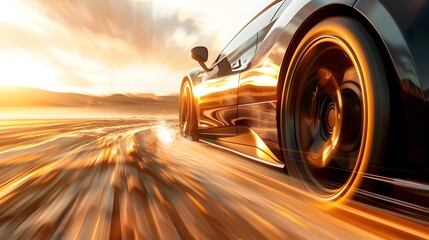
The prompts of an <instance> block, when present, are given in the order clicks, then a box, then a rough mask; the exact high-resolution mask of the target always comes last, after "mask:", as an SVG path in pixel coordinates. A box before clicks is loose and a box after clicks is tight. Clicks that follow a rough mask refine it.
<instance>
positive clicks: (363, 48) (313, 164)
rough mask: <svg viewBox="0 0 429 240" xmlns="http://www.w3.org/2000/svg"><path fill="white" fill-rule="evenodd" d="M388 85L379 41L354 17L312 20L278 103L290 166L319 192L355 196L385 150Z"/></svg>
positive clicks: (327, 196) (334, 197)
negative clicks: (355, 192) (378, 46)
mask: <svg viewBox="0 0 429 240" xmlns="http://www.w3.org/2000/svg"><path fill="white" fill-rule="evenodd" d="M389 107H390V103H389V91H388V84H387V78H386V72H385V68H384V65H383V61H382V58H381V56H380V54H379V52H378V49H377V46H376V44H375V43H374V42H373V40H372V38H371V35H370V34H369V33H368V31H367V30H366V29H365V28H364V27H363V26H362V25H361V24H360V23H359V22H357V21H356V20H354V19H350V18H346V17H332V18H328V19H325V20H323V21H321V22H320V23H318V24H317V25H315V26H314V27H313V28H312V29H311V30H310V31H309V32H308V33H307V34H306V35H305V36H304V38H303V39H302V41H301V42H300V43H299V45H298V47H297V49H296V51H295V53H294V55H293V57H292V59H291V61H290V64H289V68H288V72H287V74H286V79H285V85H284V88H283V93H282V99H281V109H280V114H281V115H280V126H279V127H280V136H281V139H280V141H281V144H282V147H283V149H284V151H283V152H284V159H285V163H286V167H287V171H288V173H289V174H290V175H291V176H293V177H295V178H297V179H299V182H300V183H302V184H303V185H304V187H305V188H306V189H307V190H308V191H309V192H310V193H312V195H314V196H316V197H317V198H318V199H320V200H323V201H329V202H337V201H340V200H344V199H347V198H349V197H351V196H352V194H353V192H354V190H355V189H356V188H357V187H358V186H359V185H360V183H361V180H362V178H363V176H364V174H365V173H367V172H368V171H369V169H371V168H372V167H375V166H376V165H377V164H379V163H380V162H381V161H382V159H383V158H384V154H385V150H386V144H387V134H388V123H389V114H390V113H389Z"/></svg>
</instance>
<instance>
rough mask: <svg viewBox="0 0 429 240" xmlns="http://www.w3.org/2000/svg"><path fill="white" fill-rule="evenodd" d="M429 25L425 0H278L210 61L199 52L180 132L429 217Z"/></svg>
mask: <svg viewBox="0 0 429 240" xmlns="http://www.w3.org/2000/svg"><path fill="white" fill-rule="evenodd" d="M428 24H429V1H425V0H423V1H400V2H397V1H395V2H393V1H387V0H340V1H334V0H283V1H274V2H273V3H272V4H270V5H269V6H267V7H266V8H265V9H264V10H262V11H261V12H260V13H259V14H258V15H257V16H256V17H255V18H253V19H252V20H251V21H250V22H249V23H248V24H247V25H246V26H245V27H244V28H243V29H242V30H241V31H240V32H239V33H238V34H237V35H236V36H235V37H234V39H233V40H232V41H231V42H230V43H229V44H228V45H227V47H226V48H225V49H224V50H223V51H222V52H221V53H220V54H219V56H218V57H217V59H216V60H215V62H214V63H213V64H212V65H211V66H210V67H207V66H206V65H205V62H206V61H207V49H206V48H205V47H196V48H194V49H193V50H192V51H191V54H192V57H193V58H194V59H195V60H197V61H198V62H199V63H200V65H201V67H200V68H197V69H194V70H192V71H190V72H189V73H187V74H186V75H185V77H184V78H183V81H182V88H181V100H180V101H181V104H180V121H181V133H182V135H184V136H188V137H190V138H191V139H193V140H197V139H199V140H201V141H204V142H206V143H210V144H214V145H216V146H220V147H222V148H225V149H228V150H232V151H234V152H236V153H238V154H241V155H244V156H246V157H249V158H252V159H254V160H257V161H261V162H264V163H267V164H270V165H272V166H276V167H285V169H286V170H287V172H288V173H289V174H291V175H293V176H294V177H297V178H298V179H299V180H300V181H301V182H302V184H303V186H304V187H305V188H306V189H307V190H309V191H310V192H312V193H314V195H315V196H316V197H319V198H320V199H321V200H323V201H331V202H332V201H333V202H335V201H340V200H343V199H347V198H348V197H350V196H351V195H352V194H353V193H355V192H359V193H360V195H365V196H370V197H371V198H378V199H381V198H382V199H385V200H386V199H388V201H390V200H391V202H397V203H398V202H400V203H403V202H407V211H408V210H409V209H414V210H416V209H419V211H420V213H422V214H423V215H424V214H427V213H429V210H428V200H429V195H428V190H429V187H428V183H429V160H428V155H429V153H428V151H429V137H428V136H429V134H428V133H429V132H428V131H429V124H428V123H429V107H428V106H429V103H428V102H429V61H427V55H428V54H429V45H428V44H427V42H428V40H429V31H427V26H428ZM353 129H355V130H353ZM342 159H345V160H344V161H343V160H342ZM298 162H299V163H298ZM331 165H332V166H335V167H338V168H343V170H342V171H343V172H349V173H347V174H348V175H344V176H343V175H342V174H343V173H334V172H333V173H331V172H330V171H331V170H329V169H328V167H329V166H331ZM332 166H331V167H329V168H333V167H332ZM344 174H345V173H344ZM337 179H339V180H337ZM328 182H329V183H328ZM332 182H337V183H338V182H339V183H338V184H337V185H336V186H331V185H330V184H332ZM381 195H383V197H380V196H381ZM394 199H395V200H394Z"/></svg>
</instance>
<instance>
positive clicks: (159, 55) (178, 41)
mask: <svg viewBox="0 0 429 240" xmlns="http://www.w3.org/2000/svg"><path fill="white" fill-rule="evenodd" d="M33 3H34V5H35V6H36V7H38V9H40V10H41V11H43V13H44V14H45V15H46V16H47V17H49V18H50V19H52V20H53V21H56V22H58V23H59V24H61V25H62V26H64V27H65V28H66V29H68V30H69V31H70V32H71V33H72V35H71V36H69V37H71V38H72V39H73V44H71V45H72V46H67V47H68V49H74V50H76V51H77V52H80V53H81V54H82V55H84V57H89V58H96V59H98V60H99V61H101V62H103V63H104V64H107V65H109V66H121V65H126V64H128V63H131V62H136V61H139V62H143V63H157V64H160V65H166V66H168V68H169V69H171V70H173V71H184V70H186V69H189V68H190V67H192V66H195V62H193V61H192V60H191V59H190V58H189V49H190V48H191V47H192V46H194V45H195V44H197V43H199V44H201V43H204V44H207V45H210V44H212V43H213V41H214V38H213V36H202V35H200V34H199V33H200V32H201V29H199V27H198V25H197V24H196V22H195V19H192V18H187V17H185V18H184V17H183V16H179V13H177V12H175V13H173V14H169V15H161V14H154V10H153V4H152V3H151V2H150V1H124V0H91V1H87V0H62V1H56V0H50V1H49V0H40V1H33ZM177 32H182V33H183V34H182V36H184V37H182V38H177V37H174V36H175V33H177ZM176 35H177V34H176Z"/></svg>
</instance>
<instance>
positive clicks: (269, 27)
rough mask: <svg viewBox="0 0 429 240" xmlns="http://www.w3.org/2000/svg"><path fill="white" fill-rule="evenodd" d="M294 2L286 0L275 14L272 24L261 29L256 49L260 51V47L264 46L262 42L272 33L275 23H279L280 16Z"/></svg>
mask: <svg viewBox="0 0 429 240" xmlns="http://www.w3.org/2000/svg"><path fill="white" fill-rule="evenodd" d="M291 2H292V1H290V0H286V1H283V2H282V4H281V6H280V8H278V9H277V10H276V12H275V15H274V16H273V18H272V19H271V22H270V24H268V25H267V26H265V27H264V28H263V29H261V30H260V31H259V32H258V38H257V41H258V43H257V46H256V49H259V46H260V45H261V44H262V41H263V40H264V39H265V37H266V36H267V34H268V32H269V31H270V29H271V27H272V26H273V25H274V23H275V22H276V21H277V19H278V18H279V17H280V15H281V14H282V13H283V12H284V10H285V9H286V7H287V6H289V4H290V3H291Z"/></svg>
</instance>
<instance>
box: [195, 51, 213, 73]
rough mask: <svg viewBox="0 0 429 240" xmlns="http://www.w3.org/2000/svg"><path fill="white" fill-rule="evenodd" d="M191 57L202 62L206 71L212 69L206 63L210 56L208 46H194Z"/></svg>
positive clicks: (201, 64)
mask: <svg viewBox="0 0 429 240" xmlns="http://www.w3.org/2000/svg"><path fill="white" fill-rule="evenodd" d="M191 57H192V58H193V59H194V60H195V61H197V62H198V63H199V64H200V66H201V67H202V68H203V69H204V71H206V72H209V71H211V70H212V69H209V68H208V67H207V66H206V64H205V62H207V59H208V58H209V51H208V50H207V48H206V47H203V46H198V47H194V48H192V50H191Z"/></svg>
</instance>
